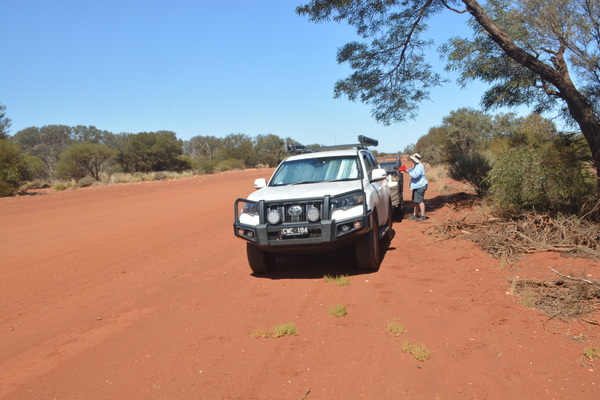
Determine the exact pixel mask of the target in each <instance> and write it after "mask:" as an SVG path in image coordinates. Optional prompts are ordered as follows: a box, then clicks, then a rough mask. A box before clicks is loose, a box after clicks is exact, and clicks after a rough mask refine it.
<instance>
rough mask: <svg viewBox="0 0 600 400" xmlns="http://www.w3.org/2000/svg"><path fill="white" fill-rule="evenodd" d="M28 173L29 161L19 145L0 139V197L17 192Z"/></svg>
mask: <svg viewBox="0 0 600 400" xmlns="http://www.w3.org/2000/svg"><path fill="white" fill-rule="evenodd" d="M26 174H27V161H26V158H25V155H24V154H23V153H21V150H20V149H19V146H17V145H15V144H13V143H11V142H10V141H9V140H8V139H0V197H5V196H12V195H14V194H16V193H17V192H18V190H19V187H20V186H21V183H22V182H23V181H24V180H25V178H26Z"/></svg>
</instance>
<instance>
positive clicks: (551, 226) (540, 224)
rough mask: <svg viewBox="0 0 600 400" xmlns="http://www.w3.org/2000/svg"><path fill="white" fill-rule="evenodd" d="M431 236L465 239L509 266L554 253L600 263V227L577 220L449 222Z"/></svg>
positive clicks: (434, 229) (537, 218) (535, 218)
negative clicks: (528, 257)
mask: <svg viewBox="0 0 600 400" xmlns="http://www.w3.org/2000/svg"><path fill="white" fill-rule="evenodd" d="M428 233H430V234H435V235H438V236H441V237H443V238H453V237H457V236H462V237H464V238H465V239H468V240H470V241H473V242H475V243H476V244H477V245H478V246H479V247H480V248H481V249H482V250H484V251H485V252H487V253H488V254H490V255H491V256H492V257H494V258H498V259H502V260H505V261H506V262H508V263H512V262H514V261H516V260H517V259H518V258H519V256H520V255H522V254H531V253H536V252H541V251H555V252H560V253H563V254H565V255H570V256H575V257H586V258H591V259H596V260H600V226H599V225H598V224H595V223H592V222H588V221H586V220H581V219H575V218H562V219H560V218H551V217H549V216H547V215H525V216H522V217H520V218H518V219H513V220H502V219H500V218H488V219H485V220H480V221H467V219H466V217H465V218H463V219H461V220H447V221H443V222H441V223H439V224H437V225H434V226H433V227H432V228H430V229H429V230H428Z"/></svg>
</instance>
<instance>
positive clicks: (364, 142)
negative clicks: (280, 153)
mask: <svg viewBox="0 0 600 400" xmlns="http://www.w3.org/2000/svg"><path fill="white" fill-rule="evenodd" d="M378 144H379V141H377V140H376V139H371V138H369V137H366V136H363V135H358V143H355V144H339V145H336V146H322V147H311V148H306V146H303V145H300V144H291V145H290V144H288V146H287V151H288V152H289V153H294V154H303V153H316V152H319V151H331V150H346V149H355V148H356V149H366V148H367V147H368V146H377V145H378Z"/></svg>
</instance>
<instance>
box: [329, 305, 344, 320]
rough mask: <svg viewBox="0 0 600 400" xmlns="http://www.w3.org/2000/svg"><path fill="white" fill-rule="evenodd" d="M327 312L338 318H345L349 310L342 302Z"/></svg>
mask: <svg viewBox="0 0 600 400" xmlns="http://www.w3.org/2000/svg"><path fill="white" fill-rule="evenodd" d="M327 314H329V315H334V316H336V317H338V318H343V317H345V316H346V315H348V310H347V309H346V306H343V305H341V304H336V305H335V306H333V307H329V310H328V311H327Z"/></svg>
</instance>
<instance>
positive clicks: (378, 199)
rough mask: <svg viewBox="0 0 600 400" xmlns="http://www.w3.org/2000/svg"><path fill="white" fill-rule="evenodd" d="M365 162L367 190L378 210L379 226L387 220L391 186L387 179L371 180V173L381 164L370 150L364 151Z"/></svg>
mask: <svg viewBox="0 0 600 400" xmlns="http://www.w3.org/2000/svg"><path fill="white" fill-rule="evenodd" d="M362 156H363V162H364V163H365V167H366V169H367V177H366V178H367V179H366V180H365V189H366V191H367V196H372V200H373V201H372V203H371V204H373V205H374V207H375V208H376V209H377V210H378V214H377V217H378V220H377V222H378V223H379V226H381V225H382V224H384V223H385V222H387V221H386V220H387V212H386V211H387V209H388V207H389V205H388V204H387V202H388V199H389V193H390V192H389V190H390V189H389V186H388V182H387V179H381V180H378V181H374V182H371V173H372V172H373V170H374V169H377V168H379V164H378V163H377V160H376V159H375V157H374V156H373V154H371V153H368V152H363V153H362ZM369 192H370V193H369Z"/></svg>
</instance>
